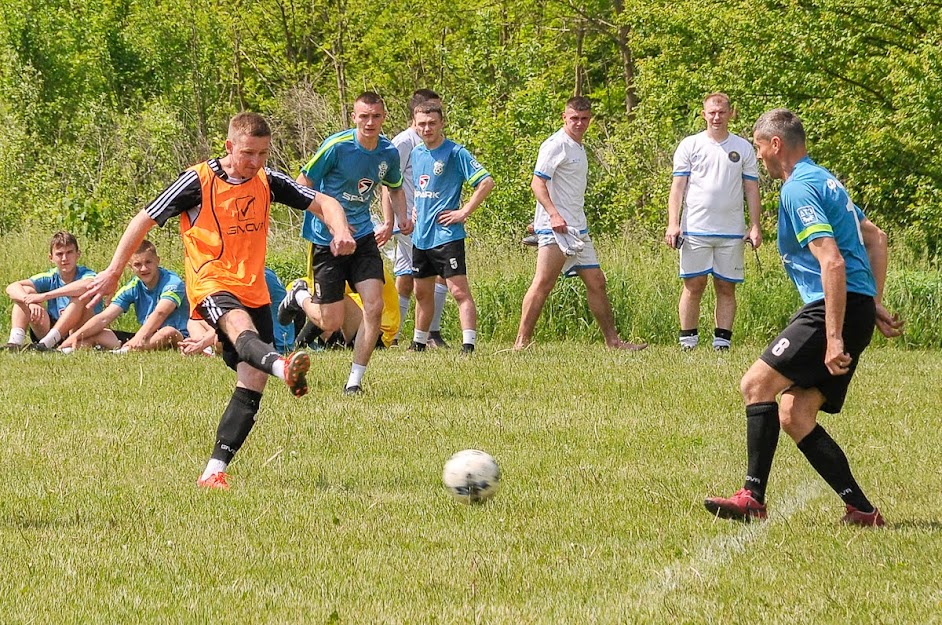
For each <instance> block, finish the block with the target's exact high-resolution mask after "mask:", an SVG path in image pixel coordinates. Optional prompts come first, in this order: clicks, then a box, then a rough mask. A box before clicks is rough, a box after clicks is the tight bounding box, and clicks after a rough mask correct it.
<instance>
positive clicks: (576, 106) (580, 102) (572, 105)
mask: <svg viewBox="0 0 942 625" xmlns="http://www.w3.org/2000/svg"><path fill="white" fill-rule="evenodd" d="M566 108H567V109H572V110H574V111H591V110H592V100H590V99H589V98H587V97H585V96H584V95H577V96H573V97H571V98H569V99H568V100H566Z"/></svg>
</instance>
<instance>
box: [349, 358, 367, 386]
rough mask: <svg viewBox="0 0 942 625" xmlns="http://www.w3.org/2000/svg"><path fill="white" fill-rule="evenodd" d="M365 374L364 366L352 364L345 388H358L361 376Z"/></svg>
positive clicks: (361, 379)
mask: <svg viewBox="0 0 942 625" xmlns="http://www.w3.org/2000/svg"><path fill="white" fill-rule="evenodd" d="M364 373H366V365H358V364H357V363H353V365H352V366H351V367H350V377H349V378H347V388H350V387H351V386H360V382H362V381H363V374H364Z"/></svg>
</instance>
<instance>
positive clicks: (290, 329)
mask: <svg viewBox="0 0 942 625" xmlns="http://www.w3.org/2000/svg"><path fill="white" fill-rule="evenodd" d="M265 282H266V283H267V284H268V294H269V295H271V323H272V331H273V333H274V335H275V349H277V350H278V351H279V352H281V353H282V354H287V353H288V352H290V351H291V350H292V349H294V323H287V324H280V323H278V304H280V303H281V300H283V299H284V298H285V295H287V294H288V290H287V289H286V288H285V285H284V284H282V283H281V280H279V279H278V276H276V275H275V272H274V271H272V270H271V269H269V268H268V267H265Z"/></svg>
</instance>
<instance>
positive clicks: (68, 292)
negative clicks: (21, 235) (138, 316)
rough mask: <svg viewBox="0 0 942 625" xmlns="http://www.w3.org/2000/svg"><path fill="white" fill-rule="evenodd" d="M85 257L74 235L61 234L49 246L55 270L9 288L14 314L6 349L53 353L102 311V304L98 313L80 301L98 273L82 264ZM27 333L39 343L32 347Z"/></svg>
mask: <svg viewBox="0 0 942 625" xmlns="http://www.w3.org/2000/svg"><path fill="white" fill-rule="evenodd" d="M81 255H82V252H81V250H79V245H78V241H77V240H76V238H75V236H74V235H72V234H71V233H69V232H64V231H62V232H57V233H55V234H54V235H53V236H52V240H51V241H50V243H49V260H50V262H52V263H54V264H55V265H56V267H55V269H50V270H49V271H46V272H44V273H40V274H36V275H35V276H32V277H31V278H27V279H25V280H19V281H17V282H14V283H12V284H10V285H9V286H7V295H9V296H10V299H12V300H13V312H12V323H11V329H10V339H9V341H8V342H7V344H6V346H5V349H9V350H13V351H17V350H20V349H24V348H28V349H32V350H36V351H40V352H45V351H50V350H52V349H54V348H55V347H56V345H58V344H59V342H60V341H61V340H62V339H64V338H65V337H67V336H68V335H69V333H70V332H71V331H72V330H74V329H75V328H77V327H79V326H81V325H82V324H83V323H85V322H86V321H87V320H88V319H89V318H90V317H91V316H92V315H93V314H95V313H96V312H101V305H100V304H99V305H98V306H96V307H95V309H94V310H87V309H86V308H85V305H84V304H83V303H82V302H79V301H78V299H76V298H77V297H78V296H79V295H82V294H83V293H85V288H86V286H87V285H88V283H89V282H91V280H92V278H94V277H95V272H94V271H92V270H91V269H89V268H88V267H83V266H81V265H79V264H78V259H79V257H80V256H81ZM44 302H45V303H46V305H45V306H43V303H44ZM27 332H29V333H30V335H31V336H32V338H33V340H35V341H36V342H35V343H32V344H29V345H28V346H27V344H26V334H27Z"/></svg>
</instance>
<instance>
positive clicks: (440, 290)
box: [429, 282, 448, 332]
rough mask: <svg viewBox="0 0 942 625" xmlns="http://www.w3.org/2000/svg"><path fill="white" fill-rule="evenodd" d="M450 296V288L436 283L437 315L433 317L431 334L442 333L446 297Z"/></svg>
mask: <svg viewBox="0 0 942 625" xmlns="http://www.w3.org/2000/svg"><path fill="white" fill-rule="evenodd" d="M447 295H448V286H447V285H445V284H442V283H440V282H436V283H435V313H434V314H433V315H432V325H430V326H429V331H430V332H441V331H442V311H443V310H445V297H446V296H447Z"/></svg>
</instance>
